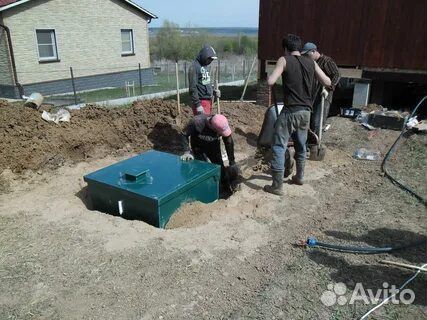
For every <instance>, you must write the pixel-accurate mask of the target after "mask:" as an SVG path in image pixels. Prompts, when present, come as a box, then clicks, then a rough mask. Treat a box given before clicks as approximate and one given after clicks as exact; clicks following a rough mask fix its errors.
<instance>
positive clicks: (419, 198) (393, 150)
mask: <svg viewBox="0 0 427 320" xmlns="http://www.w3.org/2000/svg"><path fill="white" fill-rule="evenodd" d="M426 99H427V96H425V97H424V98H422V99H421V101H420V102H418V104H417V106H416V107H415V109H414V111H412V113H411V115H410V116H409V118H408V119H410V118H412V117H413V116H414V115H415V113H416V112H417V110H418V108H419V107H420V106H421V104H422V103H423V102H424V101H425V100H426ZM406 131H407V130H406V122H405V124H404V126H403V129H402V132H401V133H400V135H399V137H397V139H396V141H395V142H394V143H393V145H392V146H391V148H390V150H388V152H387V154H386V156H385V157H384V160H383V162H382V164H381V170H382V171H383V172H384V174H385V176H386V177H387V178H389V179H390V180H391V181H392V182H393V183H394V184H397V185H398V186H399V187H400V188H402V189H403V190H405V191H406V192H408V193H409V194H411V195H413V196H414V197H415V198H417V199H418V200H419V201H420V202H421V203H422V204H424V205H427V199H425V198H423V197H422V196H420V195H419V194H418V193H416V192H415V191H414V190H413V189H411V188H410V187H408V186H405V185H404V184H403V183H401V182H399V181H398V180H396V179H395V178H394V177H393V176H392V175H391V174H390V173H389V172H388V170H387V162H388V161H389V160H390V158H391V156H392V155H393V154H394V153H395V152H396V148H397V144H398V142H399V140H400V139H401V138H402V137H403V135H404V134H405V132H406Z"/></svg>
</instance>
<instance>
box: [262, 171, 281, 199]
mask: <svg viewBox="0 0 427 320" xmlns="http://www.w3.org/2000/svg"><path fill="white" fill-rule="evenodd" d="M271 177H272V178H273V184H272V185H271V186H269V185H266V186H264V191H265V192H269V193H272V194H275V195H277V196H283V171H273V172H272V174H271Z"/></svg>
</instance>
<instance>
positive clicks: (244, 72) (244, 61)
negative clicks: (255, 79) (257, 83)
mask: <svg viewBox="0 0 427 320" xmlns="http://www.w3.org/2000/svg"><path fill="white" fill-rule="evenodd" d="M245 74H246V60H245V58H243V79H245Z"/></svg>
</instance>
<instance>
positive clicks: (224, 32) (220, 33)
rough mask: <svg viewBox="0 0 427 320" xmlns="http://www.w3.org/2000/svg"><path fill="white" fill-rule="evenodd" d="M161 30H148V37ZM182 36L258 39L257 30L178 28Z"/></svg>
mask: <svg viewBox="0 0 427 320" xmlns="http://www.w3.org/2000/svg"><path fill="white" fill-rule="evenodd" d="M159 29H161V28H149V29H148V30H149V35H150V37H155V36H156V35H157V32H158V31H159ZM179 30H180V32H181V33H182V34H183V35H188V36H191V35H195V34H200V33H207V34H209V35H211V36H217V37H236V36H238V35H242V36H248V37H258V28H180V29H179Z"/></svg>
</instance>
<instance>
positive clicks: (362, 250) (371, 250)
mask: <svg viewBox="0 0 427 320" xmlns="http://www.w3.org/2000/svg"><path fill="white" fill-rule="evenodd" d="M426 243H427V240H420V241H416V242H413V243H409V244H405V245H401V246H397V247H391V246H390V247H355V246H343V245H336V244H330V243H324V242H320V241H317V240H316V239H315V238H312V237H309V238H308V239H307V242H306V246H308V247H311V248H314V247H317V248H323V249H327V250H333V251H340V252H348V253H359V254H379V253H387V252H393V251H399V250H404V249H408V248H412V247H417V246H420V245H423V244H426Z"/></svg>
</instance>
